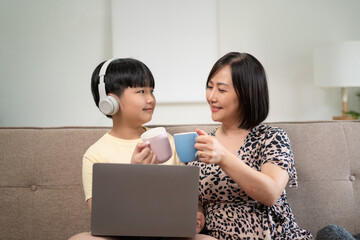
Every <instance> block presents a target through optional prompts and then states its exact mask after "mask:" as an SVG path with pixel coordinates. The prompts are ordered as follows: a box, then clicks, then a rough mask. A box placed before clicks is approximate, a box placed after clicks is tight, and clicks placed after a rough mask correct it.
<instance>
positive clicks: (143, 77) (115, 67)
mask: <svg viewBox="0 0 360 240" xmlns="http://www.w3.org/2000/svg"><path fill="white" fill-rule="evenodd" d="M104 63H105V61H104V62H102V63H100V64H99V65H98V66H97V67H96V68H95V70H94V72H93V74H92V77H91V92H92V95H93V98H94V101H95V104H96V106H97V107H99V98H100V97H99V90H98V85H99V80H100V77H99V72H100V69H101V67H102V65H103V64H104ZM104 82H105V91H106V94H109V93H112V94H115V95H116V96H118V97H119V98H120V97H121V95H122V94H123V92H124V90H125V89H126V88H128V87H130V88H133V87H151V88H155V81H154V77H153V75H152V74H151V71H150V69H149V68H148V67H147V66H146V65H145V64H144V63H142V62H140V61H138V60H136V59H132V58H119V59H115V60H114V61H112V62H111V63H110V64H109V66H108V68H107V70H106V75H105V77H104ZM108 117H110V118H111V116H108Z"/></svg>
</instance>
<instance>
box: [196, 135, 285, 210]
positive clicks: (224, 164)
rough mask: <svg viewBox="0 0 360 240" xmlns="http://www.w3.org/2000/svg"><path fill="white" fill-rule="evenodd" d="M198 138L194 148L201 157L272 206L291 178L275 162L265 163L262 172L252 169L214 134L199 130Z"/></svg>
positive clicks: (257, 198) (248, 192)
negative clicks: (210, 134) (226, 147)
mask: <svg viewBox="0 0 360 240" xmlns="http://www.w3.org/2000/svg"><path fill="white" fill-rule="evenodd" d="M197 133H198V134H199V137H198V138H197V143H196V144H195V147H196V148H197V149H198V156H199V160H200V161H202V162H204V163H207V164H211V163H215V164H217V165H219V166H220V167H221V168H222V170H223V171H224V172H225V173H226V174H227V175H228V176H229V177H230V178H231V179H233V180H234V181H235V182H236V183H237V184H238V185H239V187H240V188H241V189H242V190H243V191H245V192H246V194H247V195H249V196H250V197H251V198H253V199H255V200H257V201H259V202H261V203H263V204H265V205H266V206H272V205H274V204H275V203H276V201H277V200H278V199H279V197H280V195H281V193H282V192H283V191H284V189H285V187H286V184H287V182H288V180H289V175H288V173H287V172H286V171H285V170H284V169H282V168H280V167H278V166H276V165H274V164H272V163H265V164H264V165H263V166H262V168H261V171H260V172H259V171H257V170H256V169H253V168H251V167H250V166H248V165H246V164H245V163H244V162H242V161H239V159H238V158H237V157H236V156H235V155H234V154H232V153H231V152H229V151H228V150H226V149H225V147H223V146H222V145H221V144H220V143H219V142H218V141H217V139H216V138H215V137H212V136H209V135H207V134H206V133H205V132H204V131H197Z"/></svg>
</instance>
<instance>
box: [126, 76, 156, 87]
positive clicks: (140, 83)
mask: <svg viewBox="0 0 360 240" xmlns="http://www.w3.org/2000/svg"><path fill="white" fill-rule="evenodd" d="M127 87H131V88H136V87H150V88H155V81H154V78H153V77H152V76H146V75H138V76H136V77H134V78H132V79H128V81H127Z"/></svg>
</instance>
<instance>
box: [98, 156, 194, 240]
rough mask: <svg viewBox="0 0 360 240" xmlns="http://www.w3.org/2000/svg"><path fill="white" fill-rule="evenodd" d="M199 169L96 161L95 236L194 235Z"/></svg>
mask: <svg viewBox="0 0 360 240" xmlns="http://www.w3.org/2000/svg"><path fill="white" fill-rule="evenodd" d="M198 184H199V168H198V167H194V166H175V165H173V166H171V165H145V164H116V163H115V164H113V163H95V164H94V166H93V189H92V207H91V208H92V209H91V234H92V235H95V236H139V237H145V236H146V237H194V236H195V234H196V215H197V208H198Z"/></svg>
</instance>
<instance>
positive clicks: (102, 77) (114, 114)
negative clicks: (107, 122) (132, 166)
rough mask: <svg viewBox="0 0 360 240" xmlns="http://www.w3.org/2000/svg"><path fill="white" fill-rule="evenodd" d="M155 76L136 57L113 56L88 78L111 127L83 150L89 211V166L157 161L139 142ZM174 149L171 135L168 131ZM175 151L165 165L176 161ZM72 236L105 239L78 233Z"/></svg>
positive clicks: (151, 103) (148, 117)
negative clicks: (110, 122) (121, 57)
mask: <svg viewBox="0 0 360 240" xmlns="http://www.w3.org/2000/svg"><path fill="white" fill-rule="evenodd" d="M154 88H155V82H154V78H153V76H152V74H151V72H150V70H149V68H148V67H147V66H146V65H145V64H144V63H142V62H140V61H138V60H135V59H130V58H126V59H113V60H108V61H106V62H104V63H101V64H99V65H98V66H97V67H96V68H95V70H94V72H93V74H92V78H91V92H92V95H93V97H94V101H95V104H96V105H97V106H98V107H99V109H100V111H101V112H102V113H103V114H105V115H106V116H107V117H109V118H112V121H113V126H112V128H111V130H110V131H109V132H107V133H106V134H105V135H104V136H102V137H101V138H100V139H99V140H98V141H97V142H96V143H94V144H93V145H92V146H90V148H89V149H88V150H87V151H86V152H85V154H84V157H83V169H82V171H83V173H82V174H83V186H84V192H85V201H86V202H87V205H88V207H89V210H90V212H91V198H92V167H93V164H94V163H96V162H102V163H138V164H139V163H141V164H158V160H157V157H156V155H155V154H154V153H153V152H152V151H151V150H150V148H149V147H147V145H146V144H144V143H142V141H141V138H140V136H141V134H142V133H144V132H145V131H146V130H147V128H145V127H143V124H145V123H147V122H149V121H150V120H151V118H152V114H153V112H154V108H155V105H156V100H155V96H154V94H153V91H154ZM168 136H169V139H170V143H171V146H172V148H173V152H174V153H175V147H174V146H175V145H174V139H173V137H172V136H171V135H170V134H168ZM176 163H177V158H176V154H174V155H173V156H172V157H171V158H170V159H169V160H168V161H167V162H166V163H165V164H176ZM71 239H108V238H99V237H94V236H92V235H91V234H90V233H80V234H78V235H75V236H73V237H72V238H71Z"/></svg>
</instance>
